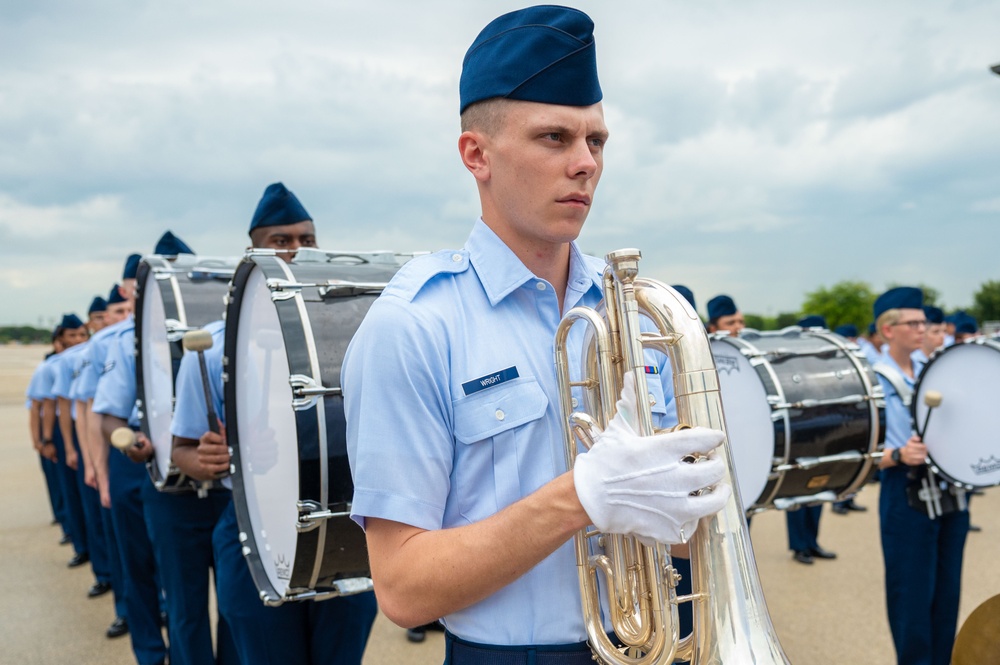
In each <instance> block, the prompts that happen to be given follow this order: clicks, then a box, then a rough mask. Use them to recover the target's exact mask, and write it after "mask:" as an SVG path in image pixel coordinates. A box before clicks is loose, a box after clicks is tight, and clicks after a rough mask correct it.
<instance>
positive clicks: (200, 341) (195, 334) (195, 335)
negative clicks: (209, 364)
mask: <svg viewBox="0 0 1000 665" xmlns="http://www.w3.org/2000/svg"><path fill="white" fill-rule="evenodd" d="M211 348H212V333H210V332H208V331H207V330H192V331H190V332H187V333H185V334H184V350H185V351H208V350H209V349H211Z"/></svg>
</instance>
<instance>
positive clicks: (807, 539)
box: [785, 504, 823, 552]
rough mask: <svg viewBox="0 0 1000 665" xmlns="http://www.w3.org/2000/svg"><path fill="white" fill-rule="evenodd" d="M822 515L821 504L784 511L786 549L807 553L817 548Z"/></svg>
mask: <svg viewBox="0 0 1000 665" xmlns="http://www.w3.org/2000/svg"><path fill="white" fill-rule="evenodd" d="M822 513H823V504H819V505H817V506H804V507H802V508H799V509H798V510H786V511H785V521H786V524H787V525H788V549H790V550H792V551H793V552H808V551H809V550H811V549H815V548H817V547H819V543H818V542H817V540H816V539H817V538H818V537H819V518H820V515H821V514H822Z"/></svg>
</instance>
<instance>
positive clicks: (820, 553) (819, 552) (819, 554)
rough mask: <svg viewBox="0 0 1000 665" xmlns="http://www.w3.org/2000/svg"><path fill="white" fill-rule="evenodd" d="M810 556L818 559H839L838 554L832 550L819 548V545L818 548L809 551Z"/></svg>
mask: <svg viewBox="0 0 1000 665" xmlns="http://www.w3.org/2000/svg"><path fill="white" fill-rule="evenodd" d="M809 554H811V555H813V556H814V557H816V558H817V559H836V558H837V553H836V552H831V551H830V550H825V549H823V548H822V547H819V546H818V545H817V546H816V547H814V548H812V549H811V550H809Z"/></svg>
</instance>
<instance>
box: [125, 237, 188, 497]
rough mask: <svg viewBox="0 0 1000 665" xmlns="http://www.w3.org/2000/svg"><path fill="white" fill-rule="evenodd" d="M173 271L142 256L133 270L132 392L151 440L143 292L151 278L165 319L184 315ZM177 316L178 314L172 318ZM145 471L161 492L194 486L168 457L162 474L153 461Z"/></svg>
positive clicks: (157, 259)
mask: <svg viewBox="0 0 1000 665" xmlns="http://www.w3.org/2000/svg"><path fill="white" fill-rule="evenodd" d="M175 272H176V271H174V270H173V269H172V266H171V265H170V263H169V262H168V261H167V260H166V259H164V258H162V257H160V256H158V255H152V256H144V257H143V258H142V260H141V261H140V262H139V267H138V268H137V270H136V275H135V317H134V320H135V359H136V362H135V391H136V399H137V401H138V403H139V428H140V429H141V430H142V433H143V434H145V435H146V437H147V438H149V440H150V441H152V440H153V438H152V433H151V430H150V426H149V420H148V419H147V418H146V409H145V404H146V384H145V381H144V369H143V352H142V339H143V333H144V330H143V320H144V319H143V314H144V312H145V302H146V301H145V299H144V298H143V295H144V294H145V292H146V286H147V284H148V283H149V280H150V277H152V278H153V283H154V285H156V286H157V288H159V291H160V295H161V299H162V301H163V311H164V320H165V321H166V320H167V319H169V318H171V317H170V314H171V313H173V314H176V315H178V316H181V317H183V315H184V312H182V311H180V310H181V308H178V306H177V305H178V299H177V294H178V292H179V288H180V287H179V286H178V285H177V280H176V278H175V277H174V273H175ZM163 274H166V275H168V277H166V278H159V277H157V276H158V275H163ZM161 281H169V282H170V289H169V292H170V293H172V294H173V296H174V297H173V299H168V298H163V297H162V296H163V292H164V288H163V286H162V285H160V282H161ZM173 318H177V317H173ZM177 320H179V321H180V322H181V324H182V325H186V322H185V318H177ZM173 353H174V352H173V349H171V356H173ZM171 375H172V376H171V379H173V380H175V379H176V378H177V377H176V376H173V369H171ZM170 447H171V452H172V450H173V443H172V442H171V446H170ZM146 471H147V472H148V473H149V478H150V480H151V481H152V482H153V486H154V487H156V489H157V490H159V491H161V492H170V491H174V492H190V491H192V490H193V489H194V488H193V487H192V486H191V483H192V482H193V481H192V480H191V479H189V478H188V477H187V475H185V474H184V472H182V471H181V470H180V469H179V468H178V467H177V465H176V464H174V462H173V460H172V459H171V460H170V461H169V463H168V465H167V475H166V476H163V475H162V474H161V473H160V468H159V465H158V464H157V463H156V462H155V460H149V461H148V462H146Z"/></svg>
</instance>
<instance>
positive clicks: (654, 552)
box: [555, 249, 788, 665]
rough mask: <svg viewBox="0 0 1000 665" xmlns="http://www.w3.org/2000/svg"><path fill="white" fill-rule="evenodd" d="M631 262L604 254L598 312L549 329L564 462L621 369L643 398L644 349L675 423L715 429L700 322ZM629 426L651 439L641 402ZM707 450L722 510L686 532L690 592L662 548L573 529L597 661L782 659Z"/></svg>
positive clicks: (734, 505)
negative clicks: (667, 369) (580, 349)
mask: <svg viewBox="0 0 1000 665" xmlns="http://www.w3.org/2000/svg"><path fill="white" fill-rule="evenodd" d="M640 258H641V254H640V252H639V251H638V250H636V249H622V250H618V251H615V252H611V253H610V254H608V255H607V256H606V257H605V260H606V261H607V263H608V265H607V267H606V268H605V271H604V301H603V303H602V305H603V310H604V311H603V312H601V311H599V310H600V309H601V308H600V307H599V308H598V310H594V309H590V308H586V307H577V308H574V309H572V310H570V311H569V312H568V313H567V314H566V316H565V318H564V319H563V321H562V323H561V324H560V326H559V329H558V331H557V332H556V340H555V355H556V370H557V374H558V379H559V391H560V403H561V405H562V410H563V414H564V416H565V418H566V426H565V427H564V434H565V444H566V458H567V463H568V465H569V467H570V468H572V466H573V463H574V461H575V459H576V455H577V445H578V444H577V439H579V440H580V441H581V442H582V443H583V444H584V445H585V446H587V447H589V445H590V443H591V442H592V436H593V435H592V433H591V432H592V430H593V429H594V428H595V427H600V428H603V427H605V426H606V425H607V423H608V422H610V420H611V419H612V418H613V417H614V412H615V403H616V401H617V399H618V395H619V394H620V392H621V388H622V381H623V377H624V375H625V373H626V372H628V371H629V370H635V371H633V372H632V376H633V377H634V380H635V381H636V394H637V395H646V394H648V391H647V389H646V374H645V372H644V371H642V368H643V367H644V366H645V365H646V362H645V359H644V355H643V350H644V349H654V350H657V351H660V352H662V353H664V354H666V355H667V356H668V357H669V358H670V365H671V367H672V369H673V373H674V375H673V376H674V397H675V399H676V404H677V417H678V419H679V421H680V422H681V423H682V425H681V426H685V425H687V426H701V427H709V428H712V429H718V430H723V431H725V421H724V418H723V413H722V398H721V396H720V392H719V379H718V374H717V373H716V370H715V361H714V360H713V357H712V352H711V347H710V346H709V341H708V336H707V335H706V333H705V327H704V325H703V324H702V322H701V319H700V318H698V315H697V313H696V312H695V311H694V309H692V308H691V306H690V305H689V304H688V303H687V301H686V300H684V298H683V297H682V296H680V295H679V294H678V293H677V292H676V291H674V290H673V289H671V288H670V287H668V286H666V285H665V284H662V283H660V282H657V281H655V280H651V279H645V278H639V277H638V265H639V259H640ZM641 317H645V318H646V319H648V320H649V321H650V322H651V323H652V328H654V329H655V331H656V332H641V330H640V318H641ZM577 322H583V323H584V324H585V325H586V326H587V333H588V334H587V338H588V339H587V340H586V342H585V343H584V358H583V359H582V360H583V362H582V369H581V377H580V379H579V380H578V381H573V380H572V379H571V376H570V364H571V363H570V360H569V358H568V357H567V351H566V349H567V340H568V339H569V335H570V330H571V329H572V327H573V325H574V324H575V323H577ZM573 388H580V389H582V391H583V398H584V399H583V402H582V404H583V405H584V412H574V409H573V407H572V399H573V396H572V389H573ZM639 402H640V404H642V400H639ZM636 426H637V431H638V432H639V434H640V435H643V436H649V435H650V434H653V432H654V430H653V420H652V411H651V410H650V408H649V406H648V405H646V408H640V409H639V414H638V423H636ZM716 454H719V455H722V456H723V457H724V458H725V460H726V467H727V477H726V482H728V483H729V484H730V485H731V487H732V490H733V491H732V496H731V498H730V499H729V501H728V502H727V503H726V506H725V507H724V508H723V509H722V510H721V511H720V512H719V513H717V514H716V515H714V516H712V517H707V518H704V519H702V520H701V521H700V523H699V525H698V529H697V531H696V532H695V533H694V534H693V535H692V537H691V540H690V550H691V574H692V590H693V591H692V593H691V594H690V595H688V596H678V594H677V591H676V587H677V582H678V581H679V575H678V574H677V571H676V570H675V569H674V567H673V566H672V565H671V558H670V550H669V547H668V546H666V545H664V544H656V545H655V546H646V545H643V544H642V543H640V542H639V541H638V540H636V539H635V538H633V537H631V536H625V535H621V534H605V533H600V532H598V531H597V530H596V529H594V528H590V529H585V530H583V531H580V532H579V533H577V534H576V535H575V536H574V545H575V549H576V561H577V567H578V570H579V575H580V591H581V595H582V600H583V614H584V621H585V624H586V628H587V635H588V637H589V642H590V646H591V649H592V650H593V652H594V654H595V656H596V658H597V659H599V660H600V661H602V662H604V663H606V664H607V665H612V664H615V665H653V664H657V665H660V664H665V663H672V662H675V661H683V660H687V661H690V662H691V663H693V664H695V665H708V664H710V663H711V664H716V663H723V664H726V665H750V664H754V663H762V664H775V663H786V664H787V663H788V659H787V658H786V657H785V654H784V652H783V651H782V649H781V645H780V644H779V642H778V637H777V635H776V634H775V632H774V627H773V626H772V625H771V618H770V616H769V615H768V613H767V606H766V604H765V603H764V595H763V592H762V591H761V586H760V579H759V577H758V575H757V565H756V563H755V562H754V557H753V549H752V548H751V546H750V537H749V529H748V528H747V523H746V518H745V516H744V514H743V510H742V509H741V507H740V506H742V503H741V501H740V497H739V487H738V485H737V484H736V483H735V482H734V480H735V474H734V472H733V460H732V456H731V454H730V452H729V445H728V442H724V443H723V444H722V446H721V447H720V448H719V451H718V452H717V453H716ZM595 541H596V542H595ZM602 550H603V552H602ZM592 552H593V553H592ZM599 576H603V577H604V580H603V589H605V592H606V593H607V600H608V603H607V604H608V612H609V617H608V619H609V621H610V623H611V625H612V627H613V629H614V632H615V636H616V637H617V640H618V641H619V642H620V645H618V644H615V643H613V642H612V641H611V640H610V639H609V638H608V636H607V634H606V632H605V626H604V621H603V616H602V609H601V598H600V593H601V592H600V589H601V588H602V585H601V583H599V581H598V578H599ZM681 602H691V603H693V604H694V605H693V616H694V624H693V625H694V629H693V632H692V634H691V635H689V636H685V637H684V638H683V639H681V637H680V636H679V634H678V633H679V631H678V628H677V625H678V622H677V605H678V603H681Z"/></svg>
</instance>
